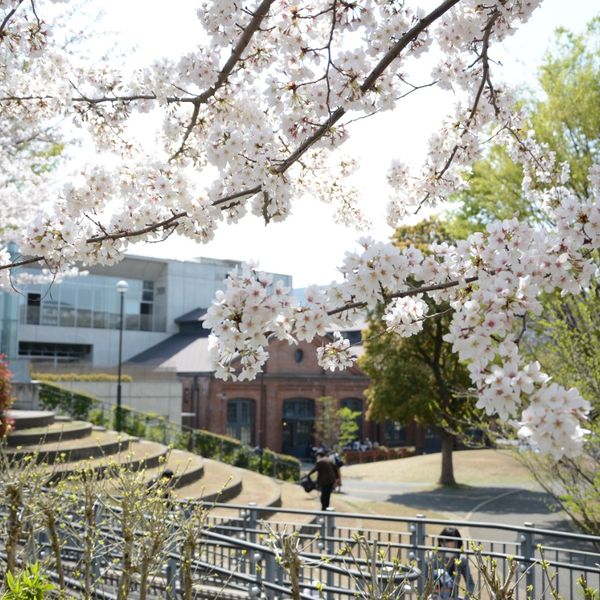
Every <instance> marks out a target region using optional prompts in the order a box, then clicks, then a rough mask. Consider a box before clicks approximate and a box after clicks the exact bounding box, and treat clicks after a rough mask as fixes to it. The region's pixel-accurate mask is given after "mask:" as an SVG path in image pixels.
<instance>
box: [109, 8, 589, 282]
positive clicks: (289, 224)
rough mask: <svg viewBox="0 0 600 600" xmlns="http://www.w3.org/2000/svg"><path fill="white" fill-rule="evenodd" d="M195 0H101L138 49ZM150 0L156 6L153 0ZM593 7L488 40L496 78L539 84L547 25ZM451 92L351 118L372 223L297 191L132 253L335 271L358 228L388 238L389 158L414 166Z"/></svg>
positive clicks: (311, 274) (173, 25) (164, 44)
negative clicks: (274, 214) (273, 215)
mask: <svg viewBox="0 0 600 600" xmlns="http://www.w3.org/2000/svg"><path fill="white" fill-rule="evenodd" d="M194 4H195V3H191V2H189V1H187V0H178V2H177V3H174V4H173V5H170V7H169V8H171V6H174V5H176V6H177V10H170V11H165V10H164V3H158V2H156V1H154V0H146V1H144V2H142V0H129V1H128V2H126V3H125V2H121V1H117V0H105V2H104V4H103V7H104V8H105V10H106V11H107V12H106V16H107V17H108V22H109V23H110V24H111V28H113V27H114V28H115V29H117V30H119V31H120V35H122V36H124V38H125V39H126V40H127V42H128V43H130V44H132V45H135V46H137V50H136V55H137V58H142V59H143V58H146V56H147V57H148V58H149V59H152V58H154V57H156V52H157V50H160V51H161V52H163V51H164V50H165V49H166V50H167V51H168V52H169V53H170V54H176V52H177V50H178V49H179V47H180V45H181V44H182V43H183V40H185V33H186V31H185V27H184V28H183V29H182V25H181V23H182V21H183V20H182V17H181V15H182V14H185V11H187V13H189V15H190V19H189V20H188V19H186V20H185V21H186V22H188V23H192V24H193V19H194V17H193V6H194ZM153 6H156V10H152V8H153ZM142 7H143V9H144V10H143V12H142ZM599 13H600V10H599V9H598V5H597V4H596V2H594V1H593V0H569V2H566V1H565V0H545V2H544V3H543V4H542V6H541V7H540V8H538V9H537V10H536V11H535V13H534V14H533V15H532V17H531V19H530V20H529V22H528V23H527V24H526V25H524V26H523V27H522V28H521V29H520V30H519V31H518V32H517V33H516V34H514V35H513V36H512V37H511V38H510V39H509V40H507V41H506V42H505V43H504V45H503V48H502V49H500V48H498V49H495V50H494V56H495V57H496V58H498V59H499V60H500V62H501V63H502V66H501V67H499V68H497V69H496V73H497V75H496V79H497V80H504V81H508V82H509V83H510V84H511V85H514V86H516V87H519V88H521V89H525V88H528V89H532V88H535V80H536V73H537V70H538V67H539V65H540V63H541V61H542V58H543V55H544V53H545V51H546V50H547V49H548V47H549V44H550V42H551V40H552V36H553V31H554V30H555V29H556V28H557V27H560V26H562V27H565V28H567V29H570V30H572V31H574V32H582V31H583V30H584V28H585V24H586V23H587V22H589V21H590V20H591V19H592V17H594V16H595V15H597V14H599ZM176 17H177V20H175V18H176ZM157 40H160V41H161V43H160V44H159V43H157ZM452 102H453V100H452V98H451V96H449V95H447V94H444V93H442V92H440V91H439V90H436V89H434V88H430V89H427V90H422V91H420V92H418V93H416V94H413V95H411V96H409V97H408V98H406V99H404V100H403V101H402V102H400V103H399V104H398V108H397V109H396V110H394V111H390V112H388V113H384V114H382V115H376V116H374V117H371V118H369V119H365V120H363V121H361V122H358V123H356V124H354V125H353V129H352V130H351V132H350V138H349V140H348V142H346V143H345V144H344V145H343V146H342V151H343V152H344V153H347V154H349V155H351V156H354V157H356V158H358V160H359V163H360V168H359V172H358V174H357V175H356V176H355V179H354V182H355V184H356V186H357V187H358V189H359V190H360V193H361V208H362V209H363V210H364V212H365V213H366V214H367V216H368V217H369V218H370V219H371V220H372V222H373V228H372V229H371V230H370V231H357V230H356V229H353V228H348V227H346V226H343V225H338V224H335V223H334V222H333V212H332V209H331V207H329V206H327V205H324V204H323V203H321V202H319V201H318V200H315V199H305V198H301V199H299V200H297V201H296V203H295V206H294V209H293V213H292V215H291V216H290V217H289V218H288V219H287V220H286V221H285V222H283V223H275V224H271V225H269V226H267V227H265V225H264V223H263V222H262V221H260V220H259V219H257V218H255V217H247V218H245V219H243V220H242V222H240V223H239V224H237V225H234V226H226V225H221V226H220V228H219V230H218V231H217V234H216V239H215V240H214V241H212V242H210V243H208V244H203V245H200V244H197V243H195V242H193V241H191V240H187V239H183V238H179V237H177V236H172V237H171V238H170V239H169V240H167V241H166V242H161V243H155V244H137V245H135V246H133V247H132V249H131V253H132V254H142V255H146V256H157V257H162V258H173V259H181V260H189V259H191V258H194V257H198V256H208V257H212V258H225V259H234V260H242V261H246V260H253V261H256V262H258V264H259V266H260V268H261V269H262V270H265V271H271V272H275V273H286V274H290V275H292V276H293V281H294V287H296V288H298V287H305V286H307V285H309V284H311V283H317V284H327V283H329V282H331V281H332V280H334V279H335V280H339V279H340V277H341V276H340V275H339V273H338V272H337V267H338V266H339V265H340V264H341V263H342V260H343V257H344V252H345V251H347V250H355V249H357V244H356V240H357V239H358V238H359V237H360V236H362V235H371V236H372V237H374V238H375V239H379V240H387V239H389V237H390V235H391V233H392V230H391V228H389V227H388V226H387V225H386V224H385V207H386V205H387V201H388V189H387V184H386V179H385V175H386V172H387V169H388V166H389V164H390V161H391V159H393V158H397V159H400V160H401V161H403V162H406V163H408V164H411V165H413V166H418V165H419V164H420V163H421V162H422V160H423V158H424V156H425V152H426V147H427V139H428V138H429V136H430V135H431V133H432V132H433V131H435V129H436V127H438V126H439V124H440V122H441V120H442V118H443V117H444V115H445V114H446V112H447V111H449V110H451V108H452Z"/></svg>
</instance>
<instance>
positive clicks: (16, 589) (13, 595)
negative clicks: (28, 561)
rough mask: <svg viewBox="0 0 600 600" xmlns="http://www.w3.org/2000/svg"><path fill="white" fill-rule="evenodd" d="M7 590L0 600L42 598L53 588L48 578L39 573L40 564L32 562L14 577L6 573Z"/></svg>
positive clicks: (41, 599) (33, 599) (35, 599)
mask: <svg viewBox="0 0 600 600" xmlns="http://www.w3.org/2000/svg"><path fill="white" fill-rule="evenodd" d="M6 587H7V588H8V589H7V591H6V592H5V593H4V594H3V595H2V600H43V599H44V598H46V597H47V595H48V592H51V591H53V590H54V589H55V586H54V585H52V584H51V583H50V582H49V581H48V578H47V577H46V576H45V575H43V574H42V573H40V565H39V564H38V563H34V564H32V565H30V566H28V567H25V568H24V569H23V570H22V571H21V572H20V573H19V574H18V575H17V576H16V577H14V576H13V574H12V573H10V572H9V573H7V574H6Z"/></svg>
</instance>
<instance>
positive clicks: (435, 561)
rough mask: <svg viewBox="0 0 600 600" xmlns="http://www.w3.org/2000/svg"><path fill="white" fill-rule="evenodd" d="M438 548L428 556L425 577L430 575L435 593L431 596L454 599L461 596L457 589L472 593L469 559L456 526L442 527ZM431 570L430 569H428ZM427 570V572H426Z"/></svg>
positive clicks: (446, 599)
mask: <svg viewBox="0 0 600 600" xmlns="http://www.w3.org/2000/svg"><path fill="white" fill-rule="evenodd" d="M438 547H439V550H438V551H437V552H435V553H433V554H432V555H431V556H430V557H429V561H428V564H427V565H426V566H427V567H428V568H427V569H426V577H432V581H433V584H434V589H435V594H434V595H433V596H432V598H436V599H439V600H454V599H456V598H459V597H460V598H462V596H460V595H459V590H464V591H466V592H467V597H470V595H471V594H472V593H473V589H474V587H475V586H474V582H473V578H472V577H471V572H470V570H469V560H468V558H467V555H466V554H463V553H462V552H461V550H462V549H463V541H462V536H461V535H460V532H459V531H458V529H457V528H456V527H444V529H442V531H440V535H439V538H438ZM430 570H431V571H430ZM428 571H429V573H428Z"/></svg>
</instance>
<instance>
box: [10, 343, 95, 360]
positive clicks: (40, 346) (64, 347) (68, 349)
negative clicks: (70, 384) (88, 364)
mask: <svg viewBox="0 0 600 600" xmlns="http://www.w3.org/2000/svg"><path fill="white" fill-rule="evenodd" d="M19 356H22V357H26V358H29V359H30V360H31V361H32V362H53V363H55V364H56V363H71V362H81V361H90V360H91V358H92V346H90V345H89V344H55V343H52V342H19Z"/></svg>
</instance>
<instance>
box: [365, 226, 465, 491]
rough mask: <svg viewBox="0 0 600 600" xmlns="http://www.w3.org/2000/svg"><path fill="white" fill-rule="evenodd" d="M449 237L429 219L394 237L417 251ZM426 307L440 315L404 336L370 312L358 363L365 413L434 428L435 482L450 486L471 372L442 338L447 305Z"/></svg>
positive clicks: (447, 317)
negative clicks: (364, 382)
mask: <svg viewBox="0 0 600 600" xmlns="http://www.w3.org/2000/svg"><path fill="white" fill-rule="evenodd" d="M447 238H448V233H447V231H446V230H445V229H444V227H443V226H442V225H441V224H440V223H438V222H436V221H432V220H428V221H423V222H421V223H419V224H417V225H415V226H413V227H402V228H399V229H398V230H397V231H396V233H395V236H394V240H395V243H396V245H398V246H400V247H406V246H407V245H408V244H410V245H414V246H417V247H419V248H421V249H425V248H426V247H427V244H429V243H432V242H438V243H439V242H442V241H444V240H446V239H447ZM428 305H429V313H430V314H434V313H436V314H439V315H440V316H439V318H437V319H435V320H431V319H425V320H424V322H423V329H422V331H421V332H420V333H417V334H415V335H413V336H412V337H407V338H406V337H400V336H399V335H397V334H396V333H394V332H390V331H388V330H387V329H386V327H385V324H384V323H383V322H382V320H381V318H380V315H374V316H373V318H371V319H370V320H369V328H368V330H367V331H366V333H365V334H364V335H363V340H364V342H363V344H364V349H365V352H364V354H363V355H362V356H361V357H360V359H359V364H360V367H361V368H362V369H363V370H364V371H365V373H366V374H367V375H368V376H369V378H370V383H369V388H368V389H367V391H366V397H367V401H368V413H367V414H368V417H369V418H370V419H372V420H377V421H381V420H384V419H392V420H394V421H398V422H400V423H402V424H404V425H407V424H409V423H410V422H412V421H416V422H417V423H419V424H421V425H425V426H429V427H432V428H433V429H434V430H435V431H436V433H437V434H438V436H439V437H440V439H441V442H442V454H441V473H440V479H439V481H440V483H441V484H443V485H454V484H455V483H456V481H455V477H454V466H453V461H452V456H453V448H454V445H455V442H456V439H457V436H458V435H459V434H460V433H461V432H463V431H464V430H465V428H466V427H468V426H472V425H473V417H474V412H475V411H474V401H473V399H472V398H470V397H469V396H468V394H467V393H466V390H467V388H468V387H469V385H470V379H469V373H468V371H467V369H466V367H465V366H464V365H463V364H461V362H460V361H459V359H458V356H457V355H456V354H454V353H453V352H452V347H451V344H449V343H448V342H445V341H444V335H446V334H447V333H448V325H449V323H450V311H449V306H448V305H447V304H444V303H434V302H432V301H430V302H428Z"/></svg>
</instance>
